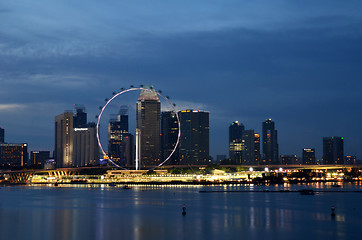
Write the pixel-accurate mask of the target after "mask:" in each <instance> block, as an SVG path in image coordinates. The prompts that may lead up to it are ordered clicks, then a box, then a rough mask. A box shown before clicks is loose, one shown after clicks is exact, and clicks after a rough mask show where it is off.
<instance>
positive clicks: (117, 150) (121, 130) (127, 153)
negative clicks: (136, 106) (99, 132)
mask: <svg viewBox="0 0 362 240" xmlns="http://www.w3.org/2000/svg"><path fill="white" fill-rule="evenodd" d="M133 141H134V140H133V135H132V134H130V133H129V132H128V108H126V107H122V108H121V110H120V112H119V114H118V115H116V116H113V117H112V118H111V119H110V121H109V123H108V155H109V157H110V158H111V159H112V161H114V162H115V163H117V164H119V165H132V164H133Z"/></svg>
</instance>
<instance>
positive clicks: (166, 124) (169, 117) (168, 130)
mask: <svg viewBox="0 0 362 240" xmlns="http://www.w3.org/2000/svg"><path fill="white" fill-rule="evenodd" d="M178 132H179V129H178V122H177V117H176V113H175V112H172V111H168V112H162V114H161V157H162V160H165V159H166V158H167V157H168V156H169V155H170V154H171V152H172V151H173V149H174V148H175V145H176V142H177V138H178ZM178 149H179V148H177V150H176V151H175V152H174V154H173V155H172V156H171V158H170V159H169V160H168V161H167V162H166V164H167V165H176V164H179V152H178Z"/></svg>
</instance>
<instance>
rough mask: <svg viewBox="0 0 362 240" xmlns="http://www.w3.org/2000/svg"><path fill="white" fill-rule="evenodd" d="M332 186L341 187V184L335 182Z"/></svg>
mask: <svg viewBox="0 0 362 240" xmlns="http://www.w3.org/2000/svg"><path fill="white" fill-rule="evenodd" d="M332 187H335V188H339V187H341V185H339V184H338V183H333V184H332Z"/></svg>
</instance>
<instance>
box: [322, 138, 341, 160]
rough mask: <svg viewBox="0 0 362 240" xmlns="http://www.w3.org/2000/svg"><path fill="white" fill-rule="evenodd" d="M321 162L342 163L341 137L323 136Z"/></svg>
mask: <svg viewBox="0 0 362 240" xmlns="http://www.w3.org/2000/svg"><path fill="white" fill-rule="evenodd" d="M323 164H344V151H343V137H324V138H323Z"/></svg>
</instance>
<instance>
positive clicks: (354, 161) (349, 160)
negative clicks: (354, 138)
mask: <svg viewBox="0 0 362 240" xmlns="http://www.w3.org/2000/svg"><path fill="white" fill-rule="evenodd" d="M344 163H345V164H347V165H356V164H357V157H356V156H351V155H348V156H345V157H344Z"/></svg>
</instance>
